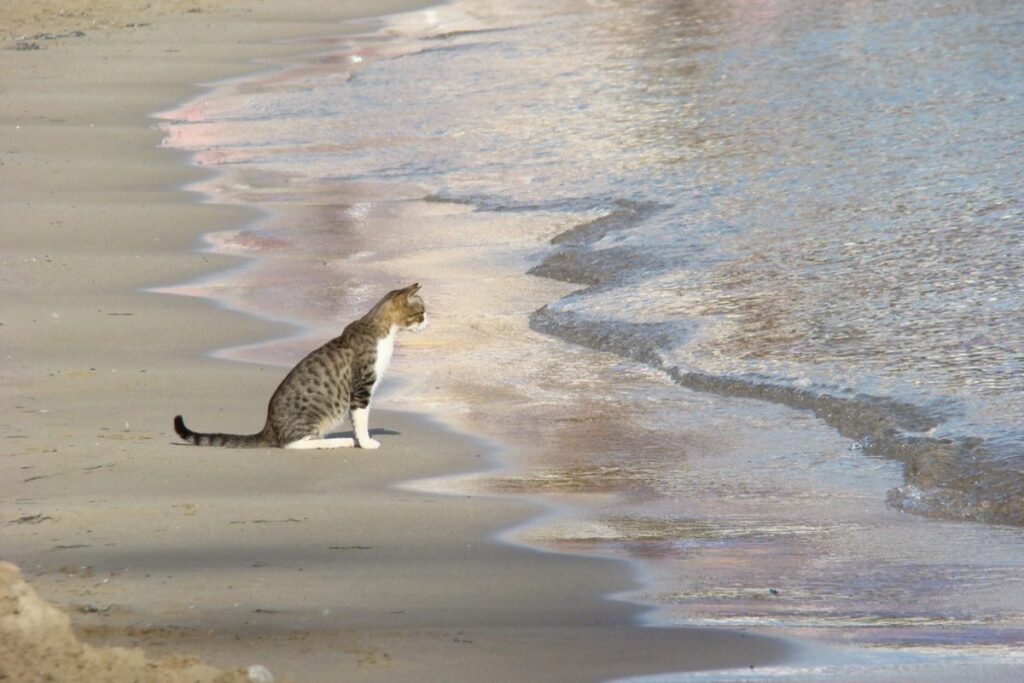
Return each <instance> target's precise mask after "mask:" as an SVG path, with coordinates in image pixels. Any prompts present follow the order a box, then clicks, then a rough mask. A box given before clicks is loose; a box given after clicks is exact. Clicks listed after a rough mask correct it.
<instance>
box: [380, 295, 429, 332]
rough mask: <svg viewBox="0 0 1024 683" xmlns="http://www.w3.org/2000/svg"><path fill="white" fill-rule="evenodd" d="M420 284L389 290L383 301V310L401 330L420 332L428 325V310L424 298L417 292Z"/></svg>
mask: <svg viewBox="0 0 1024 683" xmlns="http://www.w3.org/2000/svg"><path fill="white" fill-rule="evenodd" d="M419 289H420V286H419V284H418V283H417V284H412V285H409V286H408V287H405V288H403V289H396V290H394V291H391V292H388V294H387V296H385V297H384V300H383V301H382V302H381V303H382V304H385V306H384V310H383V311H382V312H383V313H384V314H385V315H387V316H388V318H389V321H390V323H391V324H392V325H394V326H395V327H397V328H398V329H400V330H412V331H414V332H418V331H419V330H422V329H423V328H424V327H426V326H427V311H426V307H425V306H424V305H423V299H421V298H420V295H419V294H417V293H416V292H418V291H419Z"/></svg>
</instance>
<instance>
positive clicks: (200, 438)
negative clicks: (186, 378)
mask: <svg viewBox="0 0 1024 683" xmlns="http://www.w3.org/2000/svg"><path fill="white" fill-rule="evenodd" d="M418 289H419V285H418V284H415V285H411V286H409V287H406V288H404V289H397V290H394V291H392V292H389V293H388V294H387V295H386V296H385V297H384V298H383V299H381V300H380V301H379V302H378V303H377V305H375V306H374V307H373V308H372V309H371V310H370V312H369V313H367V314H366V315H364V316H363V317H362V318H360V319H359V320H356V321H355V322H353V323H351V324H349V326H348V327H346V328H345V330H344V332H342V333H341V336H339V337H335V338H334V339H332V340H331V341H329V342H327V343H326V344H324V345H323V346H321V347H320V348H318V349H316V350H315V351H313V352H312V353H310V354H309V355H308V356H306V357H305V358H303V359H302V360H301V361H299V363H298V365H296V366H295V367H294V368H292V370H291V372H289V373H288V375H287V376H286V377H285V378H284V380H282V381H281V384H280V385H278V387H277V390H276V391H275V392H274V395H273V396H272V397H271V399H270V405H269V406H267V420H266V423H265V424H264V426H263V429H262V430H261V431H259V432H257V433H256V434H245V435H242V434H221V433H199V432H194V431H192V430H191V429H189V428H188V427H186V426H185V421H184V419H182V417H181V416H180V415H178V416H177V417H175V418H174V431H175V432H177V434H178V436H180V437H181V438H182V439H183V440H184V441H187V442H188V443H191V444H193V445H196V446H223V447H226V448H264V447H291V448H341V447H345V446H352V445H354V444H353V440H352V439H341V438H332V439H327V438H324V437H325V434H326V433H327V432H328V430H330V429H331V428H332V427H334V426H335V425H338V424H339V423H341V422H342V421H343V420H344V419H345V418H346V417H357V418H358V419H353V426H354V427H355V440H354V441H355V443H356V444H358V445H359V446H360V447H362V448H377V447H379V446H380V443H378V442H377V441H376V440H375V439H372V438H370V434H369V429H368V426H367V424H368V415H369V409H370V399H371V398H372V396H373V390H374V389H375V388H376V386H377V385H378V383H379V382H380V379H381V376H382V375H383V373H384V370H386V369H387V364H388V361H389V360H390V357H391V348H392V345H393V343H394V335H395V332H396V331H397V330H402V329H420V328H422V327H423V326H424V325H425V324H426V313H425V311H424V306H423V300H422V299H420V297H419V296H418V295H417V294H416V292H417V290H418Z"/></svg>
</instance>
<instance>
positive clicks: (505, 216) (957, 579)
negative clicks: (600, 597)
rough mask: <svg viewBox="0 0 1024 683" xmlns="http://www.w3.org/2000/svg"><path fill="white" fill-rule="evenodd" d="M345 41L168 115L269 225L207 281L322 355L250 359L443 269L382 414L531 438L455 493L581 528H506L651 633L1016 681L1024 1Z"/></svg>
mask: <svg viewBox="0 0 1024 683" xmlns="http://www.w3.org/2000/svg"><path fill="white" fill-rule="evenodd" d="M346 29H347V30H348V31H349V32H350V35H346V36H343V37H340V38H338V39H336V40H328V39H325V40H323V41H321V42H320V43H319V44H315V45H311V50H319V51H320V52H319V53H318V54H316V55H314V56H312V57H310V58H308V59H304V60H300V61H297V62H296V63H294V64H290V65H287V66H285V67H284V68H282V69H281V70H276V71H273V72H271V73H267V74H262V75H260V76H258V77H254V78H250V79H244V80H241V81H235V82H230V83H224V84H219V85H218V87H217V88H215V89H214V90H212V91H211V92H210V93H208V94H207V95H205V96H204V97H201V98H199V99H197V100H195V101H194V102H192V103H189V104H187V105H185V106H184V107H182V108H181V109H179V110H177V111H174V112H168V113H167V114H165V115H164V119H165V123H164V124H163V126H164V128H165V130H166V132H167V139H166V144H167V145H169V146H174V147H178V148H184V149H189V150H192V151H194V152H195V159H196V162H197V163H198V164H200V165H204V166H209V167H213V168H216V169H218V170H220V171H221V172H220V173H219V174H217V175H216V176H214V177H213V178H211V179H210V180H208V181H205V182H204V183H202V184H201V185H199V186H197V187H196V188H195V189H198V190H200V191H203V192H205V193H207V194H208V195H210V197H211V199H212V200H213V201H222V202H244V203H249V204H253V205H255V206H258V207H260V208H262V209H265V210H266V211H267V216H268V217H267V218H266V219H265V220H263V221H261V222H260V223H258V224H257V225H254V226H250V227H249V228H247V229H243V230H239V231H232V232H227V233H223V234H219V235H214V236H211V238H210V239H211V248H213V249H216V250H219V251H223V252H226V253H234V254H247V255H254V256H259V257H260V258H258V259H257V260H255V261H253V262H251V263H250V264H248V265H247V266H246V267H243V268H240V269H238V270H237V271H235V272H233V273H230V274H228V275H226V276H225V277H223V278H218V279H216V280H214V281H210V282H205V283H198V284H194V285H190V286H189V287H187V288H179V290H178V291H185V292H188V293H196V294H202V295H211V296H216V297H218V298H219V299H221V300H224V301H227V302H229V303H230V304H231V305H233V306H235V307H238V308H241V309H243V310H249V311H252V312H255V313H260V314H263V315H269V316H272V317H276V318H279V319H286V320H290V321H292V322H294V323H296V324H297V325H300V326H302V327H303V328H304V329H305V330H306V332H303V333H302V334H300V335H298V336H296V337H292V338H288V339H285V340H279V341H276V342H272V343H269V344H260V345H257V346H255V347H250V348H245V349H232V350H225V351H222V352H221V354H222V355H225V356H227V357H232V358H236V359H242V360H257V361H261V362H267V361H269V362H277V363H280V364H282V365H287V364H289V363H291V362H294V360H295V359H297V358H298V357H299V356H301V355H302V353H303V352H304V351H305V350H307V349H308V348H309V346H310V344H311V343H312V340H313V339H318V338H326V337H328V336H331V335H332V334H335V333H336V332H337V329H338V327H339V324H340V321H346V320H348V319H351V318H352V317H353V316H355V315H357V314H359V313H361V312H362V310H363V309H364V308H365V307H366V305H367V304H368V303H369V302H371V301H372V300H374V299H375V298H376V297H377V296H379V293H380V291H381V290H383V289H387V288H391V287H392V286H396V285H402V284H408V282H412V281H420V282H422V283H424V285H425V287H424V296H425V297H426V299H427V303H428V306H429V307H430V308H431V310H432V312H433V313H434V316H435V321H436V322H435V325H434V326H433V328H432V329H431V330H430V331H428V333H426V334H424V335H420V336H417V337H413V338H409V339H405V340H403V341H405V343H404V344H403V345H400V348H399V351H398V354H397V356H396V362H395V364H394V366H393V368H394V370H393V372H394V373H395V374H396V375H397V376H398V378H399V379H401V380H402V381H401V382H393V381H392V382H389V384H386V385H385V392H386V393H385V394H384V395H382V397H381V399H380V400H381V401H387V402H388V403H389V404H390V405H399V406H404V407H408V408H414V409H419V410H429V411H433V412H436V413H439V414H441V415H442V416H443V417H445V418H447V419H449V420H453V421H456V422H458V423H459V424H461V425H463V426H465V427H466V428H468V429H472V430H474V431H478V432H482V433H486V434H488V435H489V436H492V437H493V438H496V439H497V440H499V441H501V442H503V443H505V444H507V445H508V446H509V453H510V469H509V471H507V472H502V473H499V474H498V475H495V476H490V477H487V478H485V479H483V480H480V479H476V480H473V481H468V482H461V483H460V485H462V486H468V487H473V488H477V489H480V488H482V489H485V490H487V491H509V492H516V493H522V492H525V493H531V494H538V495H544V496H547V497H549V498H550V499H552V500H556V501H558V502H560V503H563V504H565V505H567V506H568V507H567V508H566V512H565V514H562V515H559V516H557V517H554V518H551V519H547V520H544V521H543V522H542V523H541V524H538V525H535V526H533V527H530V528H528V529H523V530H514V531H513V532H509V536H510V537H513V538H515V539H517V540H520V541H525V542H530V543H534V544H538V545H541V546H544V547H551V548H556V549H558V550H563V551H570V552H582V553H596V554H605V555H612V556H617V557H623V558H627V559H629V560H631V561H633V562H635V563H636V564H637V567H638V571H639V572H640V576H641V577H642V579H643V581H642V584H643V586H642V587H641V588H640V589H639V590H638V591H636V592H633V593H630V594H629V596H628V597H629V598H630V599H641V600H644V601H647V602H650V603H652V604H654V605H658V606H659V607H660V609H659V610H658V611H657V612H655V613H653V614H652V617H651V619H652V620H656V621H663V622H669V623H692V622H696V623H710V624H722V625H730V626H750V627H760V628H769V627H770V628H773V629H778V630H782V631H785V632H787V633H794V634H799V635H809V636H811V637H814V638H818V639H824V640H827V641H831V642H841V643H854V644H858V645H861V646H870V647H873V648H878V647H882V648H889V649H892V648H900V649H901V650H900V651H902V652H908V651H911V650H913V651H914V652H926V651H927V652H930V651H931V649H934V648H939V649H940V650H941V651H943V652H945V653H947V654H948V653H950V652H953V653H955V654H956V656H958V657H959V656H966V657H968V659H967V660H966V661H967V664H966V666H968V667H970V666H974V664H972V663H971V662H974V663H975V664H977V666H979V667H989V666H990V665H991V666H995V667H996V668H999V667H1002V669H1001V670H1004V671H1006V670H1010V669H1013V668H1015V667H1017V666H1018V662H1016V660H1014V659H1013V658H1012V657H1008V658H1003V656H1004V655H1007V653H1010V652H1012V650H1013V648H1015V647H1019V646H1020V645H1021V644H1024V590H1022V586H1024V551H1022V545H1021V541H1022V534H1024V532H1022V530H1021V529H1019V528H1017V527H1019V526H1020V525H1022V524H1024V483H1022V482H1024V477H1022V476H1021V475H1022V470H1024V462H1022V448H1021V446H1022V444H1024V430H1022V420H1021V417H1022V415H1021V409H1020V407H1019V406H1020V405H1021V399H1022V398H1024V395H1022V394H1024V382H1021V376H1022V375H1021V371H1022V368H1024V347H1022V342H1021V340H1022V339H1024V334H1022V333H1024V296H1022V294H1024V292H1022V291H1021V284H1022V282H1024V279H1022V276H1024V273H1022V268H1021V265H1020V264H1021V263H1022V262H1024V260H1022V257H1024V253H1022V252H1024V249H1022V248H1021V240H1020V237H1019V236H1020V234H1021V228H1022V222H1024V221H1022V216H1024V211H1022V202H1021V199H1022V190H1021V188H1022V187H1024V185H1022V183H1021V175H1022V174H1021V163H1020V161H1019V159H1020V158H1021V151H1022V150H1021V144H1022V143H1021V140H1022V139H1024V137H1022V133H1024V130H1022V127H1024V123H1022V121H1024V111H1022V110H1024V105H1022V97H1021V93H1022V92H1024V87H1022V86H1024V49H1022V47H1021V45H1024V40H1022V39H1024V9H1022V8H1021V7H1020V6H1019V5H1018V4H1016V3H1010V2H956V1H950V2H939V3H922V2H899V1H890V2H874V3H825V4H821V3H788V2H768V1H765V2H731V3H730V2H725V3H723V2H685V3H680V2H658V1H652V2H644V3H631V2H590V3H584V2H572V1H568V0H566V1H557V0H556V1H553V2H552V1H548V2H544V3H532V2H520V3H515V6H514V7H508V6H507V5H506V4H505V3H489V2H482V1H478V0H466V1H460V2H456V3H453V4H451V5H447V6H444V7H441V8H436V9H432V10H425V11H421V12H415V13H410V14H406V15H399V16H396V17H391V18H389V19H387V20H386V21H384V22H380V23H375V22H365V23H363V24H361V25H354V26H348V27H346ZM389 379H391V378H389ZM444 485H445V486H447V487H450V486H452V485H455V484H453V483H452V482H445V484H444ZM904 511H907V512H913V513H923V515H924V516H922V515H919V514H913V515H906V514H902V513H903V512H904ZM979 522H981V523H979ZM993 523H994V524H1003V525H1011V526H995V525H993ZM1012 525H1016V526H1012ZM965 653H966V654H965ZM971 657H978V658H981V659H978V660H977V661H975V660H974V659H971ZM992 657H995V662H996V663H995V664H991V658H992ZM986 658H987V659H986ZM982 660H984V662H982ZM958 661H961V660H958ZM854 666H855V667H856V666H859V665H854ZM979 670H980V669H979ZM808 675H810V674H808ZM910 675H914V674H910ZM854 678H856V675H854Z"/></svg>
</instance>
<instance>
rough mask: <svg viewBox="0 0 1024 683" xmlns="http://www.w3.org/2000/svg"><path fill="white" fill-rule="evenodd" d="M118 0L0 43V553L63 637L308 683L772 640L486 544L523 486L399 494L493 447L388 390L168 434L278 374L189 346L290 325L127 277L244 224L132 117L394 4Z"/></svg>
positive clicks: (605, 572)
mask: <svg viewBox="0 0 1024 683" xmlns="http://www.w3.org/2000/svg"><path fill="white" fill-rule="evenodd" d="M127 4H128V3H115V2H89V1H87V0H86V1H81V2H78V1H73V2H62V3H59V5H58V4H56V3H53V4H50V3H32V7H33V8H34V9H33V11H32V12H31V13H28V14H27V15H21V14H19V15H14V14H12V15H11V18H10V22H9V23H8V24H5V25H4V26H3V28H4V32H5V35H4V41H5V42H4V48H5V49H4V51H3V52H2V58H0V80H2V83H3V87H4V95H3V98H2V100H0V128H2V131H3V133H2V135H3V149H2V150H0V185H2V187H3V190H2V200H0V201H2V203H3V208H2V212H3V216H4V219H3V252H2V266H0V277H2V279H3V287H2V290H0V298H2V302H3V305H2V310H3V314H2V318H0V353H2V354H3V364H2V366H0V368H2V369H0V406H2V409H0V415H2V417H0V439H2V441H0V444H2V446H0V468H2V469H0V472H2V473H0V508H2V519H0V525H2V528H3V531H2V535H0V539H2V540H0V559H2V560H5V561H10V562H13V563H15V564H16V565H18V566H19V567H20V569H21V571H22V573H23V575H24V577H25V579H26V581H27V582H28V583H29V584H30V585H31V586H33V587H34V589H35V590H36V591H38V593H39V594H40V596H41V597H42V598H43V599H45V600H47V601H49V602H50V603H52V604H53V605H56V606H57V607H59V608H61V609H62V610H64V611H66V612H67V613H68V614H69V615H70V617H71V623H72V626H73V627H74V630H75V633H76V634H77V636H78V638H79V639H81V641H82V642H85V643H88V644H90V645H94V646H98V647H100V646H130V647H141V648H143V649H144V650H145V652H146V653H147V655H148V656H151V657H164V656H168V655H172V654H187V655H194V656H197V657H199V658H201V659H202V660H203V661H205V662H207V663H209V664H210V665H212V666H214V667H219V668H222V669H234V668H236V667H247V666H250V665H254V664H258V665H262V666H266V667H267V668H268V669H269V670H270V671H272V672H274V674H275V675H277V676H280V677H282V678H284V679H287V680H294V681H309V682H315V681H343V680H350V679H352V680H366V681H397V680H403V681H408V680H445V681H481V680H483V681H522V680H529V681H560V682H561V681H600V680H611V679H615V678H622V677H626V676H637V675H642V674H654V673H661V672H669V671H687V670H698V669H709V668H727V669H731V668H742V669H748V668H750V667H760V666H762V665H766V664H769V663H771V662H774V661H778V660H780V659H781V658H783V657H785V656H786V654H787V653H788V652H789V648H790V646H789V645H787V644H786V643H785V642H784V641H781V640H776V639H771V638H766V637H761V636H756V635H751V634H747V633H744V632H742V631H740V630H722V629H697V628H651V627H641V626H640V625H639V621H640V616H641V615H642V613H643V612H644V609H645V608H643V607H642V606H640V605H638V604H636V603H630V602H623V601H616V600H612V599H610V598H609V597H608V596H610V595H613V594H620V593H623V592H624V591H628V590H630V589H633V588H636V577H635V575H634V573H633V570H632V569H631V567H630V565H628V564H626V563H624V562H621V561H617V560H607V559H606V560H600V559H592V558H588V557H584V556H581V555H565V554H559V553H552V552H543V551H540V550H535V549H530V548H527V547H523V546H519V545H512V544H509V543H505V542H502V541H500V540H498V535H499V533H501V532H504V531H507V530H509V529H513V528H517V527H520V526H522V525H523V524H524V522H526V521H527V520H529V519H532V518H534V517H536V516H538V515H540V514H542V513H544V512H545V511H546V509H545V508H544V507H542V506H540V505H538V504H537V503H535V502H530V501H528V500H526V499H522V498H517V497H509V496H505V497H500V498H499V497H494V496H491V495H480V494H472V495H471V494H469V493H466V494H460V495H451V494H450V493H449V494H448V495H437V494H429V493H423V492H418V491H415V490H410V489H408V488H399V487H396V484H397V483H399V482H405V481H409V480H421V479H436V478H438V477H446V476H450V475H455V474H462V473H468V472H479V471H485V470H488V469H492V468H495V467H497V466H498V465H499V464H500V463H501V460H500V457H499V453H498V449H497V447H496V446H495V445H494V444H493V443H491V442H488V441H485V440H484V439H483V438H480V437H475V436H472V435H467V434H464V433H457V432H455V431H453V430H452V429H451V428H450V426H448V425H444V424H441V423H439V422H437V421H435V420H431V419H428V418H425V417H423V416H418V415H412V414H408V413H400V412H389V411H387V410H386V408H387V402H386V401H382V402H381V406H382V408H384V409H382V410H378V409H375V411H374V417H373V419H372V422H371V427H373V428H375V429H376V430H378V431H377V433H376V435H377V438H379V440H380V441H381V443H382V448H381V449H380V450H379V451H375V452H372V453H368V452H366V451H362V450H345V451H340V452H339V451H280V450H253V451H246V450H240V451H236V450H221V449H196V448H188V447H185V446H184V445H181V444H179V443H178V440H177V438H176V437H175V435H174V434H173V431H172V429H171V419H172V417H173V416H174V415H175V414H178V413H181V414H184V416H185V418H186V420H187V421H188V423H189V424H190V425H191V426H193V427H194V428H196V429H209V430H214V429H215V430H218V431H236V432H239V433H248V432H252V431H256V430H257V429H259V427H260V424H261V420H262V418H263V414H264V410H265V403H266V400H267V398H268V397H269V396H270V393H271V392H272V391H273V389H274V387H275V386H276V385H277V383H278V382H279V381H280V379H281V377H282V376H283V372H282V369H281V367H279V366H277V365H265V364H260V363H238V362H233V361H230V360H223V359H218V358H213V357H211V356H210V353H211V352H212V351H214V350H217V349H224V348H231V347H239V346H244V345H246V344H253V343H256V342H259V341H262V340H266V339H268V338H275V337H281V336H286V335H288V334H291V333H292V332H293V331H294V329H293V328H291V327H288V326H285V325H281V324H277V323H273V322H270V321H268V320H266V319H260V318H257V317H253V316H248V315H244V314H241V313H239V312H237V311H235V310H231V309H230V308H227V307H225V306H221V305H217V304H216V303H214V302H211V301H210V300H208V299H203V298H196V297H182V296H172V295H168V294H164V293H155V292H152V291H148V290H152V289H156V288H167V287H172V286H174V285H181V284H182V283H188V282H194V281H201V280H203V279H204V278H206V279H209V278H210V277H211V276H212V275H213V274H216V273H219V272H223V271H226V270H229V271H237V270H238V269H239V268H240V266H241V265H242V264H243V263H244V261H243V260H241V259H239V258H237V257H235V256H231V255H225V254H219V253H215V252H210V251H197V248H198V247H199V246H200V236H201V235H204V234H207V233H222V232H224V231H231V230H240V229H242V228H244V227H245V226H246V225H247V224H249V223H250V222H252V221H253V220H255V219H256V217H257V216H258V211H257V210H256V209H255V208H253V207H252V206H248V205H245V204H244V203H242V204H235V205H229V204H211V203H204V202H202V201H201V196H200V195H199V194H198V193H197V192H194V191H186V190H185V189H183V188H184V187H185V186H187V185H191V184H195V183H197V182H199V181H202V180H204V179H208V178H209V177H210V175H204V171H200V170H197V169H196V168H195V167H193V166H190V165H189V160H190V155H189V153H188V152H186V151H180V150H174V149H167V148H161V146H160V145H161V141H162V140H163V138H164V134H165V133H164V132H163V131H161V130H159V129H158V128H157V125H156V124H157V121H156V120H155V119H153V118H150V117H151V115H152V114H153V113H155V112H159V111H166V110H168V109H171V108H174V107H176V106H180V105H181V104H182V103H183V102H186V101H188V100H190V99H193V98H195V97H197V96H200V95H201V93H202V92H203V91H202V89H201V87H200V86H199V85H198V84H202V83H209V82H214V81H219V80H222V79H227V78H231V77H238V76H242V75H244V74H246V73H252V72H256V71H260V70H262V69H264V68H266V67H265V66H264V64H265V63H266V61H265V60H278V61H279V62H280V61H284V60H286V59H287V58H288V57H289V56H290V55H298V54H303V53H309V52H310V51H311V49H312V50H315V49H316V46H317V45H318V44H319V43H317V42H316V40H315V38H317V37H322V36H331V35H333V33H334V32H335V29H334V27H335V26H336V24H337V23H338V22H340V21H341V20H343V19H350V18H354V17H358V16H363V15H372V14H381V13H385V12H388V11H397V10H400V9H407V8H408V7H409V5H408V4H406V3H401V2H396V3H369V2H366V3H347V4H339V3H334V2H327V1H326V0H302V1H301V2H296V3H288V7H287V10H284V9H276V8H275V6H273V5H271V4H269V3H267V4H264V3H259V2H242V1H240V2H225V3H220V2H195V3H186V2H174V1H172V0H167V1H165V2H154V3H149V5H148V6H147V9H146V10H144V11H132V10H130V9H129V8H126V5H127ZM282 7H283V5H282ZM4 11H5V12H6V11H7V9H6V8H5V10H4ZM77 32H81V33H82V34H83V35H79V34H78V33H77ZM329 44H330V43H329V42H325V43H324V45H329ZM259 60H264V61H262V62H261V61H259ZM381 134H382V135H384V136H386V135H387V131H382V132H381ZM413 265H415V264H413ZM396 284H399V283H396ZM400 284H407V283H400ZM424 297H425V298H426V300H427V301H428V306H429V305H430V291H429V289H428V290H425V291H424ZM425 334H429V330H428V331H427V332H426V333H425ZM401 343H402V342H401V340H400V341H399V347H400V346H401ZM403 360H404V359H403V357H402V356H401V354H400V353H399V354H398V355H396V359H395V364H396V366H400V364H401V363H402V361H403ZM385 396H386V395H385ZM412 402H414V401H412ZM0 661H2V660H0ZM41 670H42V667H41ZM25 675H27V676H28V677H27V678H24V679H23V680H25V681H34V680H42V678H36V677H33V674H32V673H27V674H25ZM39 675H40V676H41V675H42V674H41V673H40V674H39ZM124 680H129V679H127V678H126V679H124ZM168 680H170V679H168Z"/></svg>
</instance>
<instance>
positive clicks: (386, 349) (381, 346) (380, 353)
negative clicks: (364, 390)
mask: <svg viewBox="0 0 1024 683" xmlns="http://www.w3.org/2000/svg"><path fill="white" fill-rule="evenodd" d="M394 352H395V328H394V327H392V328H391V332H389V333H388V336H386V337H382V338H380V339H378V340H377V360H375V361H374V363H373V374H374V376H375V377H376V379H375V380H374V382H373V387H374V388H375V389H376V388H377V385H378V384H380V380H381V379H382V378H383V377H384V373H385V372H387V369H388V365H390V364H391V355H392V354H393V353H394Z"/></svg>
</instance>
